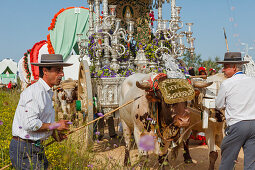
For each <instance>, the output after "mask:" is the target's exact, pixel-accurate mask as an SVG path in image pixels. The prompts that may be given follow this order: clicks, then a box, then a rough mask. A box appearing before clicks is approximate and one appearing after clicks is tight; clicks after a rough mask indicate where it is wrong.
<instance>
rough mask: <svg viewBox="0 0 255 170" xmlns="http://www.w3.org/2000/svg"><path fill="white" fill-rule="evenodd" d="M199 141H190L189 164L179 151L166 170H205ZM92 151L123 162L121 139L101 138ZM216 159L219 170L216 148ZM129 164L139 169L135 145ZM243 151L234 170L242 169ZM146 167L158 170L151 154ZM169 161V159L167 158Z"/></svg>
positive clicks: (205, 158)
mask: <svg viewBox="0 0 255 170" xmlns="http://www.w3.org/2000/svg"><path fill="white" fill-rule="evenodd" d="M199 142H200V141H195V140H192V139H191V140H190V154H191V157H192V160H193V163H191V164H185V163H184V161H183V156H182V153H183V148H181V149H180V150H179V153H178V157H177V159H176V160H174V161H170V162H169V163H170V165H169V168H167V169H176V170H207V169H208V165H209V159H208V148H207V145H203V146H202V145H199ZM94 151H95V153H96V155H97V157H98V158H100V157H102V159H105V158H108V159H109V160H113V161H114V162H115V163H117V164H120V165H123V161H124V152H125V146H124V140H123V138H117V139H110V138H109V137H105V138H103V140H102V141H95V145H94ZM218 153H219V156H218V159H217V161H216V165H215V169H219V164H220V159H221V157H220V149H219V148H218ZM130 155H131V164H132V165H133V166H132V167H131V169H133V168H134V169H141V168H140V167H139V165H140V166H141V161H139V156H138V150H137V147H136V146H135V144H133V147H132V150H131V153H130ZM243 157H244V155H243V151H242V150H241V151H240V153H239V156H238V163H237V164H236V170H241V169H243ZM148 160H149V161H148V163H147V164H146V167H150V169H159V166H158V164H157V162H158V161H157V156H156V155H153V154H151V155H150V156H149V159H148ZM169 160H170V157H169Z"/></svg>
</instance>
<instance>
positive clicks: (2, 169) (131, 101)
mask: <svg viewBox="0 0 255 170" xmlns="http://www.w3.org/2000/svg"><path fill="white" fill-rule="evenodd" d="M142 96H143V95H142ZM142 96H139V97H137V98H135V99H133V100H130V101H129V102H127V103H125V104H123V105H121V106H120V107H118V108H116V109H114V110H113V111H110V112H108V113H106V114H105V115H104V116H102V117H99V118H97V119H95V120H92V121H90V122H89V123H87V124H86V125H83V126H81V127H79V128H77V129H75V130H72V131H70V132H68V134H67V136H68V135H70V134H72V133H74V132H77V131H78V130H80V129H82V128H85V127H86V126H88V125H90V124H92V123H94V122H96V121H98V120H99V119H102V118H104V117H105V116H108V115H110V114H112V113H114V112H116V111H117V110H119V109H121V108H122V107H125V106H126V105H128V104H130V103H133V102H134V101H136V100H137V99H139V98H141V97H142ZM55 142H56V141H55V140H53V141H51V142H49V143H47V144H46V145H45V147H47V146H49V145H51V144H53V143H55ZM11 165H12V163H10V164H9V165H6V166H5V167H3V168H1V169H0V170H4V169H6V168H8V167H10V166H11Z"/></svg>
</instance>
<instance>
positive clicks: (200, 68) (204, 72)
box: [198, 67, 207, 75]
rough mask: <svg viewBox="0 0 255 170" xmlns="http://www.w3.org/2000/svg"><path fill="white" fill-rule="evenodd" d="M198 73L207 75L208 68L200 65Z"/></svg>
mask: <svg viewBox="0 0 255 170" xmlns="http://www.w3.org/2000/svg"><path fill="white" fill-rule="evenodd" d="M198 74H199V75H207V72H206V68H205V67H199V68H198Z"/></svg>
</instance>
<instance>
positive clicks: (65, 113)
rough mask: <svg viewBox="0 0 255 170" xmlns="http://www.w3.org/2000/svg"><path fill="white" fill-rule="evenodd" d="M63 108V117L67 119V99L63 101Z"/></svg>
mask: <svg viewBox="0 0 255 170" xmlns="http://www.w3.org/2000/svg"><path fill="white" fill-rule="evenodd" d="M61 108H62V111H63V119H66V118H67V109H66V102H65V101H62V102H61Z"/></svg>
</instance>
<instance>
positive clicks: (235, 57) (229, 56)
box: [217, 52, 249, 64]
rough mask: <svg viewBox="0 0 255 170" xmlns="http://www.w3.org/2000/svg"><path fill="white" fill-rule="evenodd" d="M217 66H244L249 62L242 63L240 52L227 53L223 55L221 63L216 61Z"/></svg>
mask: <svg viewBox="0 0 255 170" xmlns="http://www.w3.org/2000/svg"><path fill="white" fill-rule="evenodd" d="M217 63H219V64H246V63H249V61H243V60H242V56H241V53H240V52H227V53H225V56H224V60H223V61H217Z"/></svg>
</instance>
